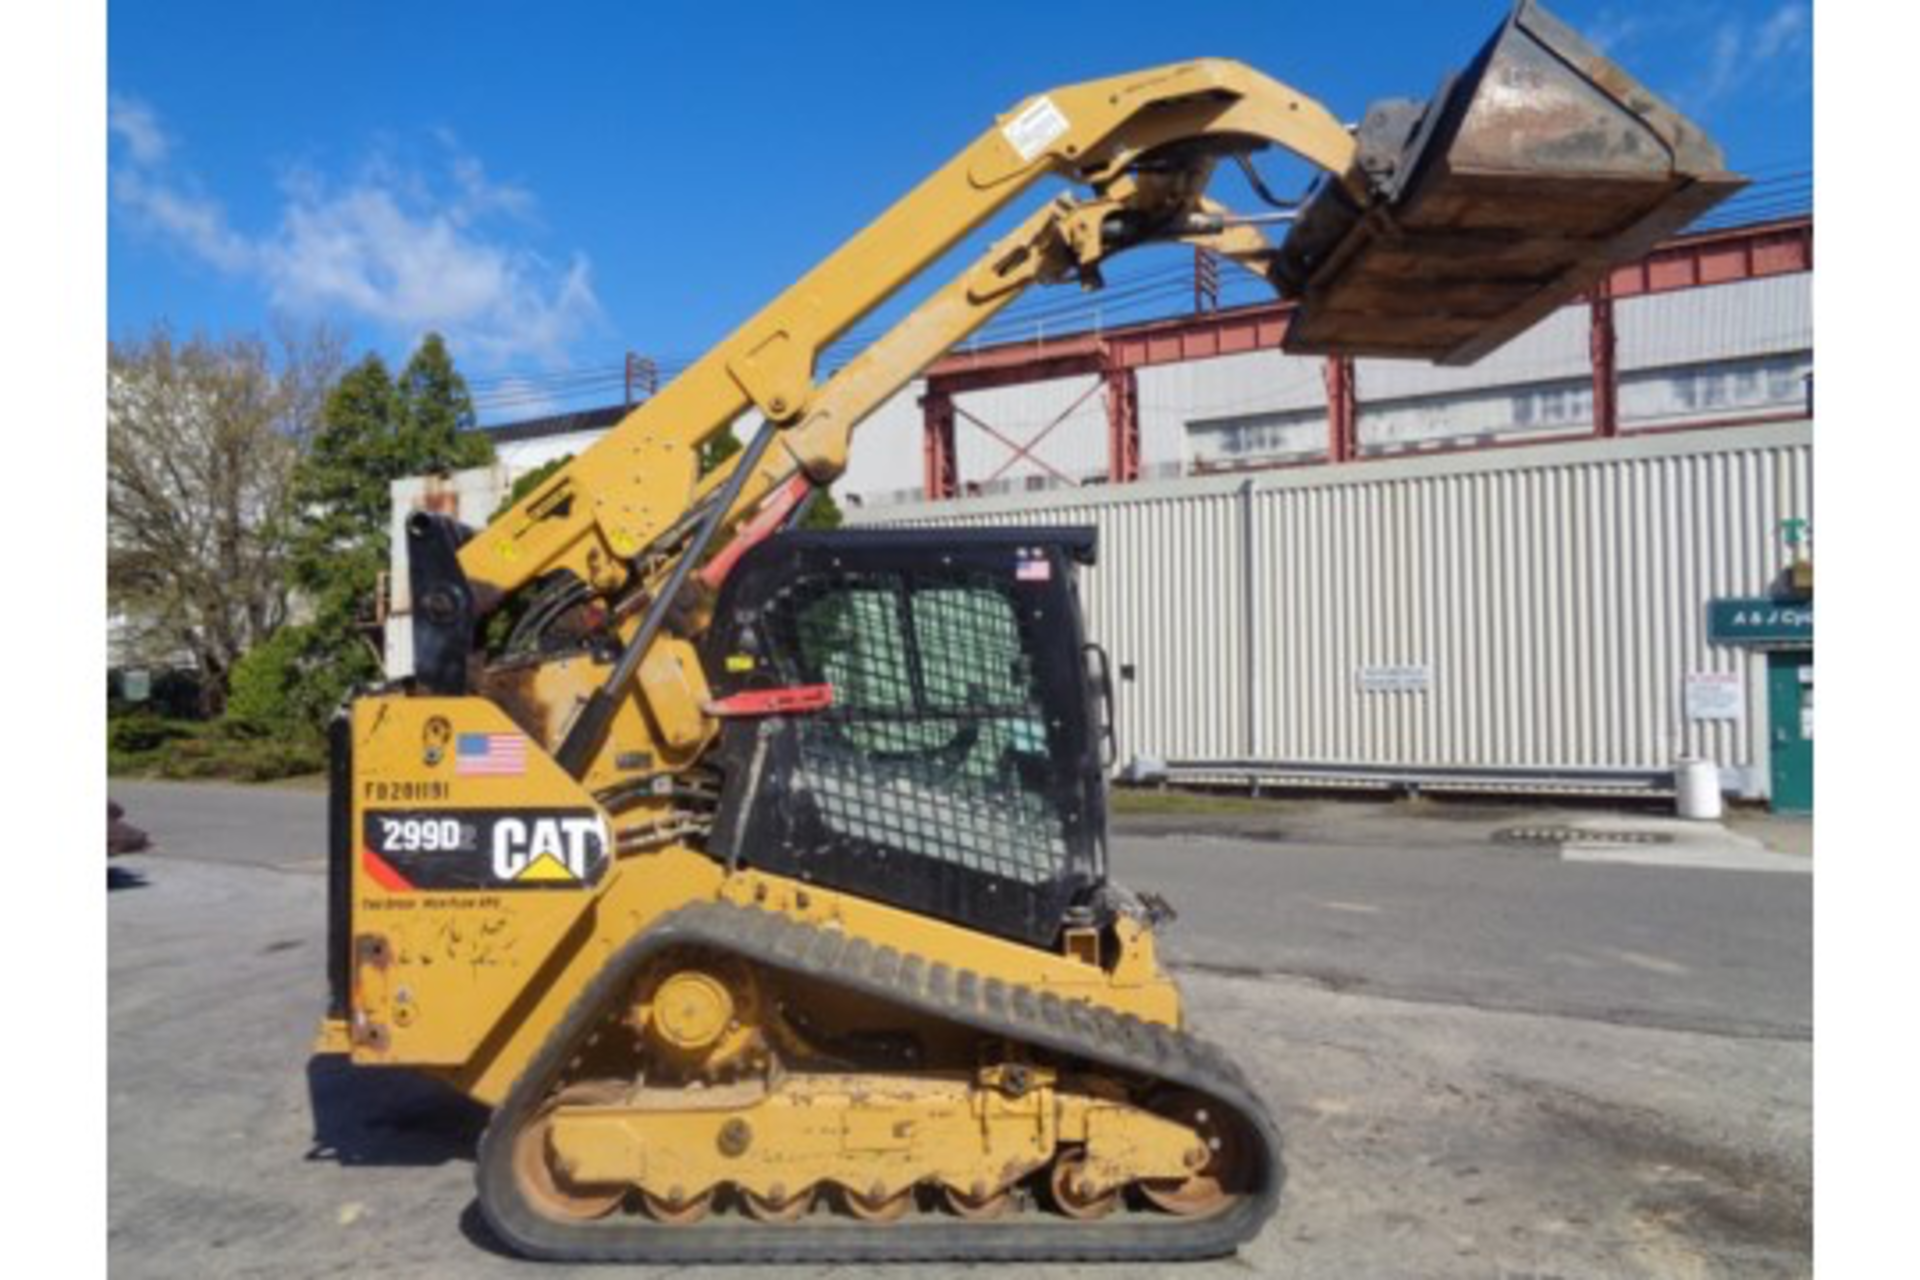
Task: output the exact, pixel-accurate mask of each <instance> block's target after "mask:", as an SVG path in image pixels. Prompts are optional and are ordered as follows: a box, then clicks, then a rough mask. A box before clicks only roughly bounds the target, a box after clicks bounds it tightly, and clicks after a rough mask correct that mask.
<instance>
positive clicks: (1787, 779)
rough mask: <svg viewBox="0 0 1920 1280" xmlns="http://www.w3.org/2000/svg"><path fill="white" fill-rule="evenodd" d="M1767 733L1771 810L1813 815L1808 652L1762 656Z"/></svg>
mask: <svg viewBox="0 0 1920 1280" xmlns="http://www.w3.org/2000/svg"><path fill="white" fill-rule="evenodd" d="M1767 730H1768V732H1769V733H1770V734H1771V735H1772V739H1773V742H1772V747H1773V808H1774V811H1775V812H1777V813H1812V812H1813V651H1812V650H1811V649H1800V650H1793V651H1788V652H1777V653H1770V654H1768V655H1767Z"/></svg>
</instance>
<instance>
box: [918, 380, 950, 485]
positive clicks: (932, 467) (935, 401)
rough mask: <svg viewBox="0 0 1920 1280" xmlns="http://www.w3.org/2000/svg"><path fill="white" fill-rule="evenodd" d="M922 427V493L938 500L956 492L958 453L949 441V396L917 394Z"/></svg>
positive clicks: (928, 393) (929, 392)
mask: <svg viewBox="0 0 1920 1280" xmlns="http://www.w3.org/2000/svg"><path fill="white" fill-rule="evenodd" d="M920 412H921V420H922V421H923V422H924V423H925V430H926V494H927V498H928V499H929V500H930V501H934V502H938V501H939V500H941V499H943V498H951V497H953V496H955V495H956V494H958V493H959V492H960V457H959V454H958V453H957V452H956V451H955V449H954V444H953V397H952V396H950V395H948V394H947V393H946V392H944V391H928V392H927V394H925V395H924V396H921V397H920Z"/></svg>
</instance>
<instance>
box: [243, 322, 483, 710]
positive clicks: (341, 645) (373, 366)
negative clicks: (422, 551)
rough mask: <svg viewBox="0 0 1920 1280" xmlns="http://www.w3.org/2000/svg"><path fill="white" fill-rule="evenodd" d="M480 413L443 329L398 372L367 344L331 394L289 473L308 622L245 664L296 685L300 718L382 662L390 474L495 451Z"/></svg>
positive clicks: (264, 684)
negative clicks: (379, 597)
mask: <svg viewBox="0 0 1920 1280" xmlns="http://www.w3.org/2000/svg"><path fill="white" fill-rule="evenodd" d="M473 420H474V414H473V400H472V398H471V397H470V396H469V395H468V392H467V384H466V380H465V379H464V378H462V377H461V376H460V374H459V372H458V370H456V369H455V368H454V364H453V358H452V356H451V355H449V354H448V352H447V347H446V343H445V342H443V341H442V340H441V338H440V336H439V335H438V334H431V333H430V334H428V335H427V336H426V337H425V338H424V339H422V340H421V343H420V346H419V348H418V349H417V350H416V351H415V352H414V353H413V356H412V357H411V358H410V359H409V360H408V361H407V364H406V367H405V368H404V369H403V370H402V371H401V373H400V377H399V379H398V380H397V381H396V380H395V379H394V378H393V376H392V375H391V374H390V373H389V372H388V371H387V366H386V363H385V362H384V361H383V360H381V359H380V357H379V356H377V355H369V356H367V357H366V358H365V359H364V360H362V361H361V362H360V363H359V364H357V365H355V366H354V367H353V368H352V369H350V370H349V371H348V372H347V373H346V375H345V376H344V377H342V378H341V379H340V381H339V382H338V384H336V385H335V387H334V389H333V392H332V394H331V395H329V396H328V397H327V401H326V405H325V407H324V408H323V409H322V410H321V414H320V426H319V429H318V430H317V431H316V432H315V433H314V435H313V440H312V444H311V447H310V448H309V449H308V451H307V453H306V456H305V457H304V458H302V459H301V461H300V464H299V466H298V467H297V468H296V469H295V472H294V484H293V491H294V509H295V510H296V511H297V512H298V513H299V515H298V527H297V528H296V530H295V532H294V536H293V543H292V548H291V555H290V558H289V559H290V569H291V577H292V580H293V583H294V585H295V587H296V588H297V589H298V590H299V592H300V594H301V597H302V598H303V600H304V602H305V603H306V605H307V606H308V608H309V609H310V610H311V614H312V617H311V621H309V622H307V623H305V624H304V625H303V626H301V627H300V628H299V629H298V630H297V631H296V632H295V634H293V635H290V636H288V637H286V638H285V639H284V640H283V641H282V642H281V644H280V645H278V646H276V647H275V651H274V653H273V654H272V655H270V660H271V665H273V667H274V670H273V671H272V672H270V673H269V672H250V673H249V676H250V678H251V679H252V680H253V682H254V683H255V685H256V686H257V687H260V688H263V689H269V690H272V689H280V690H293V689H296V688H297V689H298V690H299V693H300V696H299V698H298V700H297V701H298V704H299V714H298V716H297V717H296V718H298V719H301V720H304V721H316V720H317V721H318V722H316V723H313V724H312V725H311V727H312V728H314V729H319V728H321V727H322V723H323V722H324V719H325V711H326V710H329V709H331V707H332V706H333V705H334V704H335V703H336V702H337V701H338V700H339V698H340V697H341V696H342V695H344V694H345V693H346V691H347V690H348V689H350V688H352V687H353V686H354V685H356V684H360V683H364V682H368V681H372V680H374V679H376V678H377V677H378V676H379V673H380V658H379V654H378V651H377V650H376V649H375V648H374V645H373V643H372V634H371V630H370V628H369V626H368V623H369V621H370V619H371V617H372V615H373V606H374V603H375V601H374V593H375V591H376V590H377V589H378V584H379V578H380V574H381V572H382V571H383V570H384V569H386V567H387V564H388V556H389V552H390V548H391V534H390V532H389V530H390V525H391V521H392V513H393V497H392V486H393V482H394V481H395V480H399V479H402V478H404V477H407V476H416V475H422V474H426V473H429V472H437V471H457V470H461V469H464V468H467V467H476V466H484V465H486V464H487V463H490V462H492V461H493V442H492V441H491V440H490V439H488V437H487V436H486V435H485V433H483V432H480V431H475V430H472V427H473ZM262 661H263V662H265V661H269V658H263V659H262ZM255 718H256V719H259V720H261V721H263V722H270V721H271V720H272V717H271V716H268V715H262V716H258V717H255Z"/></svg>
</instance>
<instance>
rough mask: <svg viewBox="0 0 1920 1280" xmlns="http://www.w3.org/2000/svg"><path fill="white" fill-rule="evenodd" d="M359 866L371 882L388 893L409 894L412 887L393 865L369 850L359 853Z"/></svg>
mask: <svg viewBox="0 0 1920 1280" xmlns="http://www.w3.org/2000/svg"><path fill="white" fill-rule="evenodd" d="M360 865H361V866H363V867H365V868H366V869H367V874H368V875H370V876H372V877H373V882H374V883H375V884H377V885H379V886H380V887H381V888H382V889H385V890H387V891H388V892H389V893H409V892H411V891H412V890H413V886H412V885H411V884H409V883H407V878H406V877H405V876H403V875H401V874H400V873H399V872H398V871H395V870H394V869H393V865H392V864H391V863H389V862H388V861H387V860H386V859H385V858H382V857H381V856H380V855H379V854H377V853H375V852H374V851H373V850H371V849H362V850H361V851H360Z"/></svg>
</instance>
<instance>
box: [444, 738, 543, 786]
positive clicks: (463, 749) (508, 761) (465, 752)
mask: <svg viewBox="0 0 1920 1280" xmlns="http://www.w3.org/2000/svg"><path fill="white" fill-rule="evenodd" d="M453 771H454V773H456V774H458V775H460V776H462V777H467V778H484V777H518V776H519V775H520V774H523V773H525V772H526V771H527V740H526V739H525V738H523V737H521V736H520V735H519V734H517V733H463V734H461V735H460V739H459V741H458V742H457V743H456V744H455V746H454V752H453Z"/></svg>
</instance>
